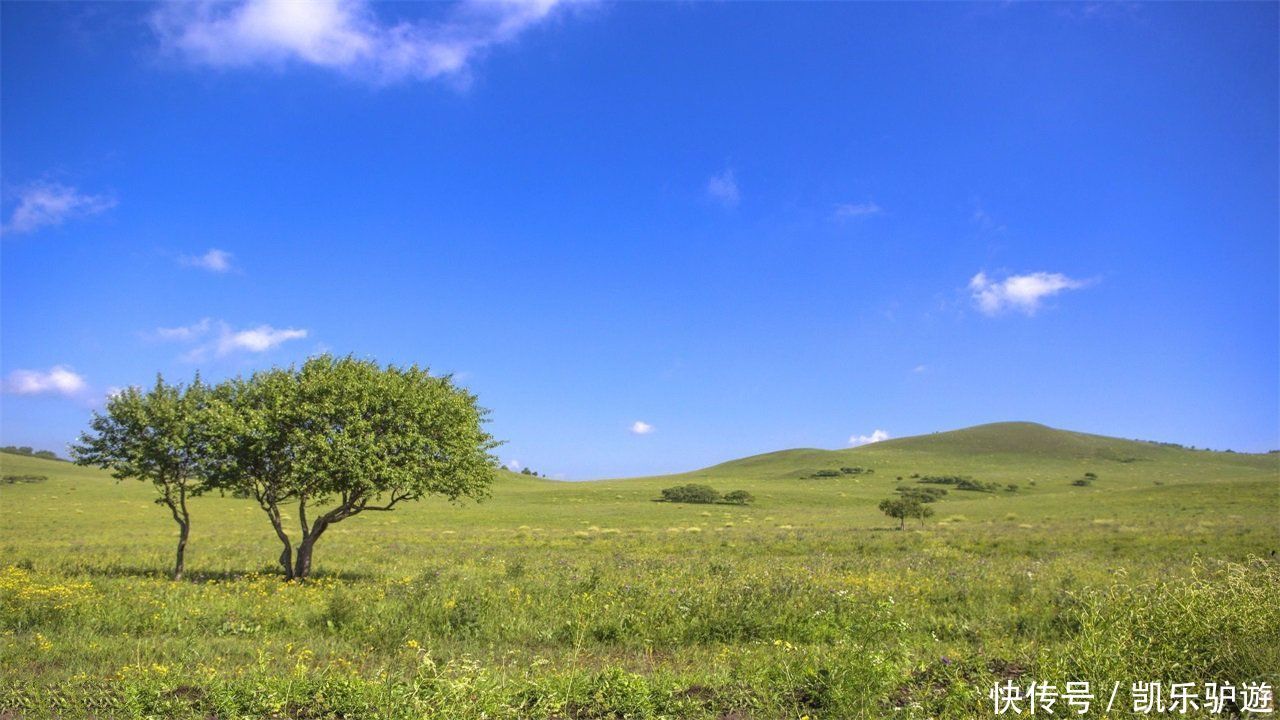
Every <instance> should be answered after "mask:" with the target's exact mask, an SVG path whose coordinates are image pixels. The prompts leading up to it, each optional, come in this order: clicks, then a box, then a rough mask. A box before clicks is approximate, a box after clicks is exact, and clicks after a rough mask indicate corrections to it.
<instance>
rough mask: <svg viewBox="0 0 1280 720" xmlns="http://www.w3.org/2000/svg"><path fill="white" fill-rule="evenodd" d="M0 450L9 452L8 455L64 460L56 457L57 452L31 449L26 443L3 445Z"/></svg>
mask: <svg viewBox="0 0 1280 720" xmlns="http://www.w3.org/2000/svg"><path fill="white" fill-rule="evenodd" d="M0 452H4V453H9V454H10V455H26V456H27V457H38V458H42V459H44V460H59V461H61V462H66V460H65V459H63V458H60V457H58V454H57V453H55V452H54V451H52V450H33V449H32V448H30V447H28V446H26V445H23V446H21V447H19V446H17V445H5V446H4V447H0Z"/></svg>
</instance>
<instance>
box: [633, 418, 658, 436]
mask: <svg viewBox="0 0 1280 720" xmlns="http://www.w3.org/2000/svg"><path fill="white" fill-rule="evenodd" d="M654 429H655V428H654V427H653V426H652V425H650V424H649V423H647V422H645V421H643V420H637V421H635V422H633V423H631V434H632V435H648V434H649V433H651V432H653V431H654Z"/></svg>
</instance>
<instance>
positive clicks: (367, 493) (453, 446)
mask: <svg viewBox="0 0 1280 720" xmlns="http://www.w3.org/2000/svg"><path fill="white" fill-rule="evenodd" d="M217 395H218V402H217V403H216V404H215V407H216V408H217V409H218V412H217V421H216V432H215V436H216V443H215V445H216V447H215V448H214V449H213V450H214V452H213V456H214V457H215V458H216V462H215V463H214V467H213V476H214V481H215V482H216V484H217V485H218V486H219V487H223V488H226V489H228V490H231V491H233V492H238V493H241V494H244V495H247V496H249V497H252V498H254V499H255V500H257V502H258V505H259V506H260V507H261V508H262V510H263V511H264V512H265V513H266V515H267V517H268V519H269V520H270V521H271V526H272V528H273V529H274V530H275V533H276V536H277V537H278V538H279V539H280V542H281V544H282V545H283V546H284V549H283V552H282V553H281V554H280V565H281V567H282V568H283V569H284V574H285V577H286V578H288V579H294V578H296V579H299V580H301V579H305V578H306V577H307V576H308V575H310V574H311V562H312V555H313V553H314V550H315V544H316V542H317V541H319V540H320V538H321V536H323V535H324V533H325V531H326V530H328V529H329V527H331V526H332V525H334V524H335V523H338V522H341V521H343V520H346V519H347V518H349V517H352V516H353V515H358V514H360V513H362V512H365V511H389V510H391V509H393V508H394V507H395V506H396V505H398V504H400V503H402V502H409V501H413V500H418V499H420V498H422V497H425V496H428V495H441V496H444V497H447V498H449V499H450V500H457V499H458V498H461V497H471V498H477V499H478V498H481V497H483V496H484V495H485V494H486V493H487V491H488V487H489V484H490V483H491V482H492V480H493V476H494V471H495V469H496V467H497V459H496V458H495V457H493V456H492V455H490V454H489V451H490V450H491V449H493V448H494V447H496V446H497V445H498V443H497V442H496V441H495V440H494V439H493V438H492V437H491V436H490V435H489V434H488V433H487V432H485V430H484V428H483V424H484V420H485V417H486V415H487V413H486V411H485V410H483V409H482V408H480V407H479V406H478V405H477V404H476V397H475V396H474V395H472V394H471V393H469V392H467V391H466V390H465V389H463V388H460V387H457V386H455V385H454V384H453V382H452V379H451V378H450V377H449V376H433V375H431V374H430V373H428V372H427V370H426V369H425V368H420V367H418V366H417V365H413V366H410V367H407V368H401V367H395V366H389V367H386V368H383V367H381V366H379V365H378V364H377V363H375V362H373V361H368V360H357V359H355V358H352V357H342V358H335V357H333V356H330V355H321V356H319V357H315V358H311V359H309V360H307V361H306V362H305V363H303V365H302V366H301V367H298V368H293V367H291V368H288V369H272V370H267V371H263V372H259V373H255V374H254V375H253V376H252V377H250V378H248V379H247V380H246V379H239V378H237V379H235V380H231V381H228V382H226V383H223V384H221V385H220V386H219V388H218V393H217ZM289 505H293V506H295V507H296V509H297V518H296V520H297V523H298V532H299V535H298V542H297V545H296V549H295V546H294V543H293V540H292V539H291V537H290V534H289V532H288V531H287V530H286V529H285V525H284V517H283V516H282V514H281V509H282V508H284V507H287V506H289Z"/></svg>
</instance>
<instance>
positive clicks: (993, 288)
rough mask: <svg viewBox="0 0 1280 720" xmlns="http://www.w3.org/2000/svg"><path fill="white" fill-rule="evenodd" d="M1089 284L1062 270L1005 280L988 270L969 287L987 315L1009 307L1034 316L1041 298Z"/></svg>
mask: <svg viewBox="0 0 1280 720" xmlns="http://www.w3.org/2000/svg"><path fill="white" fill-rule="evenodd" d="M1088 284H1089V283H1088V282H1087V281H1084V280H1074V279H1072V278H1069V277H1067V276H1066V275H1063V274H1062V273H1047V272H1037V273H1029V274H1027V275H1010V276H1008V277H1006V278H1005V279H1004V280H1001V281H998V282H996V281H992V280H991V279H990V278H988V277H987V275H986V273H982V272H980V273H978V274H977V275H974V276H973V278H972V279H971V280H969V290H970V291H971V292H972V293H973V301H974V302H975V303H976V304H977V306H978V309H979V310H981V311H982V312H983V313H985V314H987V315H998V314H1000V313H1002V312H1004V311H1005V310H1010V309H1013V310H1018V311H1020V312H1022V313H1025V314H1027V315H1034V314H1035V313H1036V310H1039V309H1040V301H1041V300H1043V299H1044V298H1047V297H1051V296H1053V295H1057V294H1058V293H1060V292H1062V291H1064V290H1077V289H1079V288H1082V287H1085V286H1086V285H1088Z"/></svg>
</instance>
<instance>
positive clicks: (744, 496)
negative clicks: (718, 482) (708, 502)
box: [722, 490, 756, 505]
mask: <svg viewBox="0 0 1280 720" xmlns="http://www.w3.org/2000/svg"><path fill="white" fill-rule="evenodd" d="M755 499H756V498H755V496H754V495H752V494H751V493H749V492H747V491H746V490H731V491H729V492H727V493H725V494H724V497H723V498H722V500H723V501H724V502H726V503H729V504H730V505H750V504H751V503H752V502H754V501H755Z"/></svg>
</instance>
